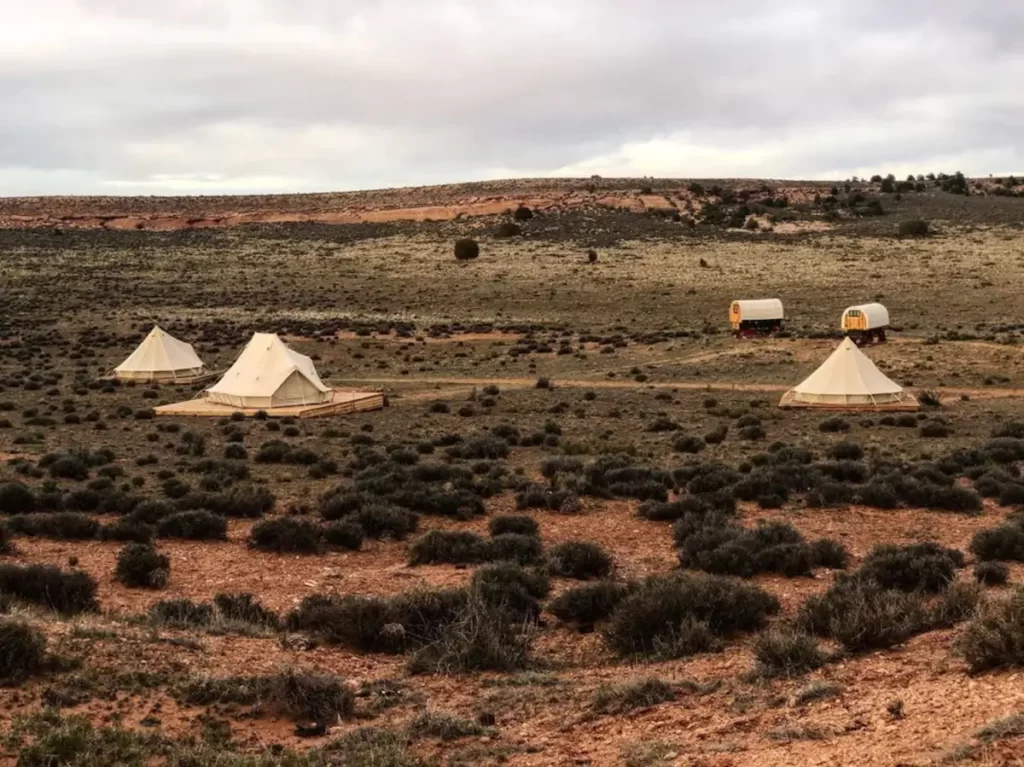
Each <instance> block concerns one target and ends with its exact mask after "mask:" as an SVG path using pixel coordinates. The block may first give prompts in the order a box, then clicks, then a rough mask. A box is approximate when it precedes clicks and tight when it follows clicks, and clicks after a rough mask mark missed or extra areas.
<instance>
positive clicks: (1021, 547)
mask: <svg viewBox="0 0 1024 767" xmlns="http://www.w3.org/2000/svg"><path fill="white" fill-rule="evenodd" d="M970 549H971V553H973V554H974V556H976V557H977V558H978V559H980V560H983V561H996V560H1002V561H1007V562H1024V527H1022V526H1021V525H1019V524H1017V523H1007V524H1003V525H999V526H998V527H992V528H988V529H986V530H979V531H978V532H976V533H975V534H974V536H973V537H972V538H971V544H970Z"/></svg>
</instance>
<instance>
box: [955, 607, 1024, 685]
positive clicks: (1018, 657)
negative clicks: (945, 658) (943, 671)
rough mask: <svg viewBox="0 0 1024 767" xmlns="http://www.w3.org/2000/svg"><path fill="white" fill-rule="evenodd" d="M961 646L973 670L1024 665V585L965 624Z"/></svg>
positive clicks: (960, 641)
mask: <svg viewBox="0 0 1024 767" xmlns="http://www.w3.org/2000/svg"><path fill="white" fill-rule="evenodd" d="M958 649H959V650H960V652H961V653H962V654H963V656H964V658H965V659H966V660H967V663H968V665H969V666H970V668H971V671H972V672H978V671H985V670H987V669H993V668H1019V667H1021V666H1024V589H1022V588H1020V587H1018V588H1017V589H1015V590H1014V591H1013V593H1012V594H1010V596H1009V597H1007V598H1005V599H999V600H993V601H990V602H988V603H987V604H985V605H984V606H983V607H982V608H981V610H980V612H979V614H978V616H977V617H976V618H975V619H974V620H972V621H971V622H970V623H968V624H967V626H966V627H965V628H964V632H963V634H962V636H961V637H960V640H959V642H958Z"/></svg>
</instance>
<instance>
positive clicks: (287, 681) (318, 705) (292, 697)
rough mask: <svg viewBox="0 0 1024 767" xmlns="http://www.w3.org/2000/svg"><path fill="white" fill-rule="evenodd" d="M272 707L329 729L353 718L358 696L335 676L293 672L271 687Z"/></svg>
mask: <svg viewBox="0 0 1024 767" xmlns="http://www.w3.org/2000/svg"><path fill="white" fill-rule="evenodd" d="M270 701H271V704H272V706H273V707H275V708H277V709H279V710H280V711H281V712H282V713H284V714H286V715H287V716H289V717H291V718H292V719H294V720H296V721H299V722H307V721H308V722H315V723H316V724H320V725H327V724H330V723H333V722H336V721H337V720H338V719H339V718H345V717H350V716H352V713H353V712H354V710H355V692H354V691H353V690H352V688H351V687H350V686H349V685H347V684H346V683H345V682H344V681H342V680H341V679H340V678H338V677H337V676H335V675H334V674H325V673H317V672H312V671H298V670H295V669H290V670H288V671H285V672H282V673H280V674H278V675H276V676H275V677H274V678H273V680H272V681H271V684H270Z"/></svg>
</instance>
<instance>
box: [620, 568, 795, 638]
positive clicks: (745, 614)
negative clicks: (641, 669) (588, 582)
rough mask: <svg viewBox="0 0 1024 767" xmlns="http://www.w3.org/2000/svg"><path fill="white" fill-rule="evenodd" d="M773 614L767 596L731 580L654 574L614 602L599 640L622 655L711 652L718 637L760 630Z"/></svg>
mask: <svg viewBox="0 0 1024 767" xmlns="http://www.w3.org/2000/svg"><path fill="white" fill-rule="evenodd" d="M778 611H779V602H778V600H777V599H776V598H775V597H773V596H772V595H771V594H769V593H768V592H766V591H763V590H762V589H759V588H757V587H756V586H750V585H747V584H745V583H742V582H740V581H736V580H733V579H731V578H723V577H720V576H713V575H691V574H673V575H668V576H655V577H652V578H649V579H647V580H646V581H645V582H644V583H642V584H641V585H640V586H638V587H637V589H636V590H635V591H633V592H632V593H631V594H629V595H628V596H626V598H625V599H623V600H622V601H621V602H620V603H619V605H618V606H617V607H616V608H615V610H614V612H613V613H612V615H611V617H610V620H609V623H608V626H607V628H606V630H605V635H604V636H605V641H606V642H607V643H608V645H609V646H610V647H611V648H612V649H613V650H615V651H617V652H619V653H620V654H622V655H627V656H633V655H641V656H655V657H667V658H675V657H682V656H684V655H688V654H692V653H693V652H703V651H706V650H709V649H712V648H713V646H714V642H713V640H714V639H715V638H717V637H722V636H727V635H729V634H731V633H733V632H737V631H753V630H756V629H759V628H761V626H762V625H763V624H764V621H765V618H766V617H767V616H768V615H773V614H775V613H777V612H778Z"/></svg>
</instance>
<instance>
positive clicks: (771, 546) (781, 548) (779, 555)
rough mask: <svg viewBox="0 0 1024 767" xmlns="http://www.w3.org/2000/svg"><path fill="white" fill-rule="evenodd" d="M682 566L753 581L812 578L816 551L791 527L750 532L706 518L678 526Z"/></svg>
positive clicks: (779, 524)
mask: <svg viewBox="0 0 1024 767" xmlns="http://www.w3.org/2000/svg"><path fill="white" fill-rule="evenodd" d="M675 533H676V535H677V536H679V538H678V539H679V540H680V552H679V562H680V564H681V565H682V566H683V567H686V568H692V569H695V570H703V571H705V572H709V573H714V574H717V575H738V576H741V577H751V576H753V575H756V574H757V573H762V572H771V573H779V574H781V575H785V576H787V577H797V576H802V575H810V574H811V571H812V568H813V566H814V555H813V552H812V549H811V547H810V546H808V544H807V543H806V542H805V541H804V539H803V536H801V535H800V533H799V532H797V530H796V529H795V528H793V527H792V526H791V525H788V524H785V523H782V522H771V523H765V524H760V525H758V526H757V527H755V528H753V529H751V530H747V529H744V528H741V527H739V526H737V525H734V524H731V523H728V522H727V521H726V520H724V519H723V518H722V517H706V518H704V519H699V518H698V519H695V520H692V521H691V520H688V519H686V518H684V519H682V520H680V521H679V522H677V523H676V528H675Z"/></svg>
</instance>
